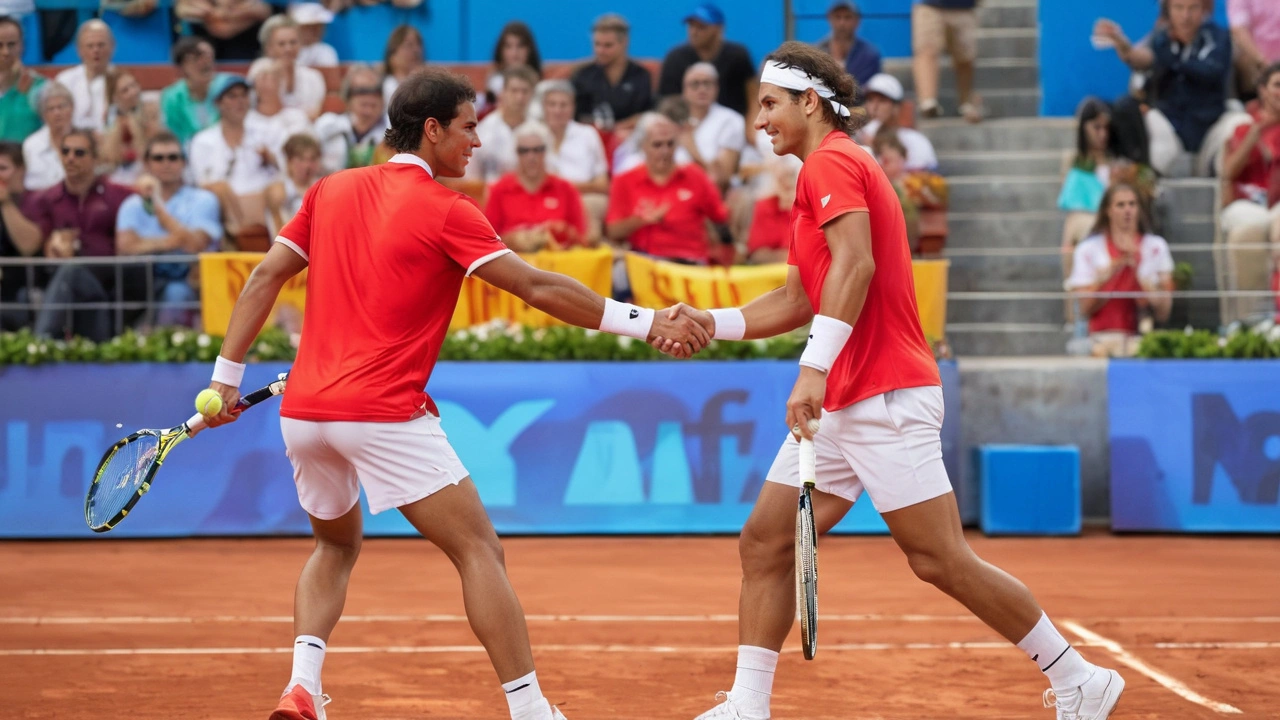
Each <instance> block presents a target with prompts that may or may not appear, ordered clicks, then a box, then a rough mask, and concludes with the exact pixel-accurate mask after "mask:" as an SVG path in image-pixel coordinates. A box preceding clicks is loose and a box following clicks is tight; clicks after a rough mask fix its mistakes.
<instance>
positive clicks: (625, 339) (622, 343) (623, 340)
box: [618, 335, 635, 350]
mask: <svg viewBox="0 0 1280 720" xmlns="http://www.w3.org/2000/svg"><path fill="white" fill-rule="evenodd" d="M633 342H635V338H633V337H629V336H627V335H619V336H618V347H620V348H622V349H623V350H626V349H627V348H629V347H631V343H633Z"/></svg>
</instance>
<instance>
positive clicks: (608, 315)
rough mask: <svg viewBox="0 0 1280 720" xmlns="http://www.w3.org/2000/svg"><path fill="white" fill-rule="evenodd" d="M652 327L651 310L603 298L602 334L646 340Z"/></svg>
mask: <svg viewBox="0 0 1280 720" xmlns="http://www.w3.org/2000/svg"><path fill="white" fill-rule="evenodd" d="M652 327H653V310H650V309H649V308H642V307H640V306H639V305H630V304H628V303H620V302H618V301H617V300H613V299H611V298H605V301H604V317H602V318H600V330H601V331H602V332H607V333H613V334H614V335H626V336H627V337H633V338H639V339H640V340H646V339H648V337H649V330H650V329H651V328H652Z"/></svg>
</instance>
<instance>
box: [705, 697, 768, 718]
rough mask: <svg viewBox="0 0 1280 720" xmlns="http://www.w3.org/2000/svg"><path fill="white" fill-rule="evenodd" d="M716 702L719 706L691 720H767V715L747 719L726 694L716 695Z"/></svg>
mask: <svg viewBox="0 0 1280 720" xmlns="http://www.w3.org/2000/svg"><path fill="white" fill-rule="evenodd" d="M716 700H717V701H719V702H720V704H719V705H716V706H715V707H713V708H711V709H710V710H708V711H706V712H704V713H702V714H701V715H699V716H698V717H696V718H694V719H693V720H769V717H768V716H767V715H766V716H765V717H762V718H754V717H748V716H747V715H746V714H744V713H743V712H742V710H741V709H739V708H738V706H737V705H735V704H733V699H732V698H730V697H729V693H727V692H718V693H716Z"/></svg>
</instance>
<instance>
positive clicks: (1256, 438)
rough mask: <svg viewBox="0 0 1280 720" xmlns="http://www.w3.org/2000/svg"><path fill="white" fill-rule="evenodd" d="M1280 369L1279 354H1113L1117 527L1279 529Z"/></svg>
mask: <svg viewBox="0 0 1280 720" xmlns="http://www.w3.org/2000/svg"><path fill="white" fill-rule="evenodd" d="M1277 378H1280V361H1269V360H1246V361H1240V360H1205V361H1194V360H1160V361H1141V360H1120V361H1112V362H1111V364H1110V366H1109V368H1108V379H1107V385H1108V390H1107V391H1108V395H1109V400H1108V403H1109V405H1110V417H1111V525H1112V527H1113V528H1114V529H1116V530H1156V531H1171V532H1270V533H1280V497H1278V490H1280V383H1277V382H1276V379H1277Z"/></svg>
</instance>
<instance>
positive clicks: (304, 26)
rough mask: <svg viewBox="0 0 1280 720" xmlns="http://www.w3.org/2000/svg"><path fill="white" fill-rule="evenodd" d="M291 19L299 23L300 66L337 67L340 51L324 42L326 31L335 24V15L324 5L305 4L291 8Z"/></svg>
mask: <svg viewBox="0 0 1280 720" xmlns="http://www.w3.org/2000/svg"><path fill="white" fill-rule="evenodd" d="M289 17H290V18H292V19H293V21H294V22H296V23H298V42H299V43H300V44H301V45H302V47H301V49H299V50H298V64H299V65H305V66H307V67H313V68H317V67H337V65H338V51H337V50H334V49H333V46H332V45H330V44H329V43H327V42H325V41H324V31H325V29H326V28H327V26H328V25H329V23H331V22H333V13H332V12H329V9H328V8H326V7H325V6H324V5H321V4H320V3H316V2H304V3H298V4H296V5H292V6H290V7H289Z"/></svg>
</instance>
